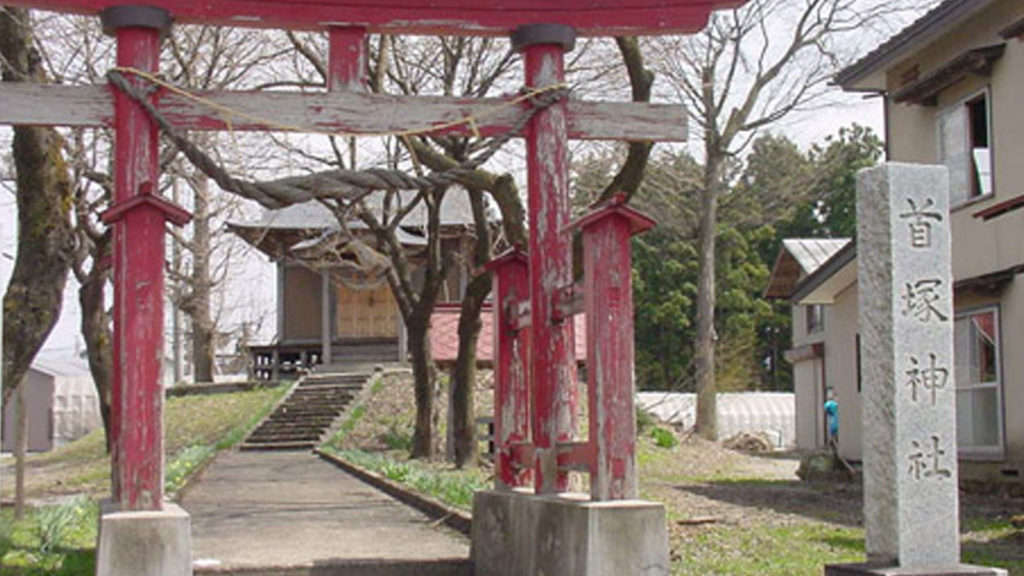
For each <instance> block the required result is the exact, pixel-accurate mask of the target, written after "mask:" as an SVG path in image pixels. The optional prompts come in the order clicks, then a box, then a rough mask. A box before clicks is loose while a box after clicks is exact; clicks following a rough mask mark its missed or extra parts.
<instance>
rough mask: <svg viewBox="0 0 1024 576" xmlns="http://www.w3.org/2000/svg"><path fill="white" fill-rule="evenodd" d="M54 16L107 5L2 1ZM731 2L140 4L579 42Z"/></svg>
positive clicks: (670, 29) (684, 22) (241, 18)
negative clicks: (551, 35) (550, 28)
mask: <svg viewBox="0 0 1024 576" xmlns="http://www.w3.org/2000/svg"><path fill="white" fill-rule="evenodd" d="M8 2H9V3H12V5H13V6H26V7H34V8H42V9H46V10H54V11H59V12H77V13H81V14H95V13H96V12H98V11H99V10H101V9H103V8H105V7H107V6H110V5H111V2H110V0H8ZM738 3H739V2H737V1H736V0H645V1H642V2H628V3H623V2H619V1H617V0H563V1H562V2H557V3H553V2H550V0H530V1H525V0H518V1H516V2H507V1H504V0H503V1H498V2H493V1H488V0H445V1H436V0H435V1H431V2H419V1H407V0H387V1H367V0H278V1H275V2H267V1H264V0H227V1H225V0H220V1H217V2H209V1H203V2H196V1H191V0H190V1H182V0H148V1H147V2H146V4H147V5H150V6H154V7H157V8H163V9H165V10H168V11H170V12H172V13H174V16H175V21H176V22H179V23H187V24H208V25H217V26H247V27H259V28H290V29H296V30H323V29H325V28H329V27H331V26H334V25H354V26H364V27H366V28H367V29H368V31H369V32H371V33H383V34H419V35H461V36H505V35H507V34H509V33H510V32H512V31H513V30H514V29H515V28H517V27H519V26H524V25H529V24H540V23H558V24H564V25H566V26H573V27H575V28H577V29H578V30H579V32H580V34H582V35H585V36H635V35H644V34H679V33H688V32H694V31H696V30H699V29H701V28H703V27H704V24H705V23H706V22H707V18H708V14H709V13H710V12H711V10H712V9H713V8H715V7H730V6H735V5H736V4H738Z"/></svg>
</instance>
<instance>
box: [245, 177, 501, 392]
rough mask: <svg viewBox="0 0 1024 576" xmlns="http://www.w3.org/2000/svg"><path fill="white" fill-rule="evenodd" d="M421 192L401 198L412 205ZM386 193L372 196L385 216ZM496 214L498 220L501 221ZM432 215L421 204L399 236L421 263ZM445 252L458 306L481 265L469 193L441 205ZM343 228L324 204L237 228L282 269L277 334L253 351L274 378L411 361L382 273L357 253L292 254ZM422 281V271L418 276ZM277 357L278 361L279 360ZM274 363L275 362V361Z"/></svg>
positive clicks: (356, 230)
mask: <svg viewBox="0 0 1024 576" xmlns="http://www.w3.org/2000/svg"><path fill="white" fill-rule="evenodd" d="M414 195H415V192H408V193H402V194H399V195H398V200H397V201H398V202H402V203H404V205H408V203H409V202H411V201H412V199H413V198H414V197H415V196H414ZM384 198H385V194H384V193H383V192H378V193H374V194H372V195H371V196H370V197H369V198H368V199H367V200H366V202H367V205H369V206H371V207H374V208H375V209H378V210H380V211H381V212H379V213H383V206H384V202H385V200H384ZM494 214H495V212H494V211H493V210H492V211H490V215H491V221H492V223H493V222H496V221H497V217H496V216H494ZM426 221H427V210H426V209H425V207H424V206H423V204H422V203H420V204H418V205H417V206H416V207H415V208H414V209H413V210H412V211H411V212H410V213H409V214H408V215H406V216H405V217H404V218H403V219H402V221H401V224H402V225H401V226H399V227H398V228H397V234H396V235H397V238H398V240H399V242H400V243H401V245H402V247H403V248H404V249H405V250H406V251H407V253H408V255H409V258H410V261H411V262H412V263H413V266H418V264H420V263H422V262H423V258H422V252H423V250H424V249H425V248H426V246H427V240H426V237H425V232H424V229H425V227H426ZM440 224H441V237H442V240H441V251H442V254H443V255H444V256H445V257H453V258H455V259H456V265H455V266H452V267H451V270H450V273H449V275H448V277H447V278H446V279H445V281H444V284H443V286H442V288H441V294H440V297H439V300H438V301H439V303H440V304H445V303H456V302H459V301H460V300H461V298H462V295H463V294H464V292H465V289H466V285H467V283H468V280H469V276H468V275H469V273H470V265H469V263H471V262H472V261H473V259H472V251H473V240H474V235H473V229H474V225H473V213H472V208H471V205H470V202H469V197H468V193H467V192H466V191H465V190H464V189H462V188H458V187H455V188H452V189H451V190H449V192H448V193H447V194H446V195H445V197H444V200H443V202H442V203H441V208H440ZM337 226H338V222H337V219H336V218H335V216H334V214H333V213H331V212H330V210H328V209H327V208H326V207H325V206H323V205H322V204H320V203H318V202H315V201H313V202H306V203H303V204H295V205H292V206H288V207H286V208H282V209H279V210H266V211H265V212H264V213H263V216H262V218H260V219H258V220H256V221H250V222H233V223H230V224H229V225H228V227H229V229H230V230H231V231H232V232H234V233H235V234H237V235H238V236H240V237H241V238H242V239H244V240H245V241H246V242H248V243H249V244H251V245H252V246H254V247H255V248H256V249H258V250H260V251H261V252H263V253H264V254H266V255H267V256H268V257H270V259H271V260H272V261H273V262H276V264H277V336H276V338H275V341H274V343H273V344H271V345H268V346H251V347H250V348H251V349H252V350H253V353H254V355H255V357H256V362H257V366H256V368H257V372H259V373H260V375H261V376H263V377H269V376H270V374H269V371H270V370H271V368H269V366H277V365H278V364H282V365H283V367H284V368H285V369H288V368H295V367H297V366H311V365H314V364H321V363H326V364H332V363H345V362H358V363H377V362H387V361H398V360H399V359H402V358H404V357H405V341H404V337H405V329H404V326H403V322H402V316H401V314H400V312H399V310H398V305H397V303H396V302H395V299H394V297H393V296H392V294H391V290H390V288H389V286H388V283H387V281H386V279H385V278H384V277H383V276H382V275H373V274H367V273H366V272H365V271H364V269H361V268H358V267H356V266H352V265H351V264H350V263H351V262H352V258H353V256H352V255H344V256H343V257H342V258H340V259H338V260H337V261H335V262H333V263H330V264H325V265H318V266H310V265H309V264H308V263H306V264H304V263H302V262H300V259H297V258H293V257H292V256H293V255H294V253H295V252H296V251H301V250H308V249H310V248H311V247H312V246H314V245H315V244H316V242H317V240H318V239H320V238H322V237H323V235H324V232H325V231H328V230H331V229H333V228H336V227H337ZM347 226H348V228H349V229H350V230H351V231H352V233H353V234H356V235H358V236H361V237H364V238H366V239H367V240H368V243H372V240H371V239H370V238H369V235H370V232H369V230H368V228H367V226H366V225H365V224H364V223H363V222H362V221H361V220H358V219H352V220H350V221H349V222H347ZM413 276H414V280H415V281H421V280H422V269H421V268H419V267H417V268H415V269H414V272H413ZM271 357H273V358H276V359H277V360H276V361H273V360H271ZM268 363H269V364H268Z"/></svg>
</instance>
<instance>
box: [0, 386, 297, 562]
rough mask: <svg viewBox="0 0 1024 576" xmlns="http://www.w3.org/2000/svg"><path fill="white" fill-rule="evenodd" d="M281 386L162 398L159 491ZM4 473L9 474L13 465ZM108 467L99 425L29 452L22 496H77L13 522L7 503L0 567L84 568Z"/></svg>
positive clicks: (172, 487) (224, 441) (181, 478)
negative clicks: (55, 445) (46, 449)
mask: <svg viewBox="0 0 1024 576" xmlns="http://www.w3.org/2000/svg"><path fill="white" fill-rule="evenodd" d="M286 391H287V387H286V386H280V387H277V388H265V389H259V390H254V391H248V392H239V393H234V394H220V395H209V396H185V397H179V398H171V399H169V400H168V401H167V404H166V406H165V410H164V414H165V441H164V447H165V451H166V454H167V464H166V466H165V469H164V487H165V491H166V492H167V493H168V494H173V493H175V492H177V491H178V490H180V489H181V487H182V486H184V485H185V483H186V482H187V481H188V479H189V478H190V477H191V475H192V474H194V473H195V471H196V470H197V469H199V468H200V467H201V466H202V465H203V463H204V462H206V461H207V460H208V459H209V458H211V457H212V456H213V455H214V454H216V453H217V451H219V450H223V449H226V448H230V447H231V446H234V445H235V444H237V443H238V442H240V441H241V440H242V439H243V438H244V437H245V435H246V434H247V433H248V431H249V430H250V429H252V427H253V426H255V425H256V423H258V422H259V421H260V420H262V419H263V417H264V416H265V415H266V414H267V413H268V412H269V411H270V410H271V409H272V408H273V407H274V406H275V405H276V403H277V401H278V400H279V399H280V398H281V397H282V396H283V395H284V393H285V392H286ZM4 474H5V475H7V474H10V476H13V467H12V469H11V470H9V471H8V470H5V471H4ZM109 474H110V460H109V458H108V456H107V454H106V451H105V449H104V446H103V433H102V430H97V431H95V432H93V433H92V434H89V435H88V436H86V437H84V438H82V439H79V440H78V441H76V442H73V443H71V444H69V445H67V446H64V447H63V448H60V449H58V450H55V451H53V452H50V453H47V454H41V455H38V456H32V457H30V458H29V460H28V473H27V477H26V480H27V485H28V495H29V498H44V497H47V498H52V497H56V496H62V495H67V494H69V493H72V494H73V493H78V495H77V496H74V497H72V498H66V501H65V502H64V503H63V504H59V505H56V506H45V507H40V508H36V509H30V510H29V511H28V512H27V514H26V516H25V518H23V519H21V520H19V521H17V522H15V521H14V519H13V515H12V512H11V511H10V510H4V511H2V513H0V574H3V575H4V576H8V575H10V576H43V575H54V576H87V575H91V574H92V573H93V570H94V569H95V568H94V566H95V556H96V554H95V546H96V529H97V527H98V516H99V510H98V506H97V504H96V500H95V499H96V498H97V497H101V496H105V495H106V494H107V493H108V492H109V486H110V479H109ZM6 484H7V483H6V482H5V488H6V487H7V486H6Z"/></svg>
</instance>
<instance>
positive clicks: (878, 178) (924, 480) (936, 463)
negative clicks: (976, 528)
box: [826, 163, 999, 575]
mask: <svg viewBox="0 0 1024 576" xmlns="http://www.w3.org/2000/svg"><path fill="white" fill-rule="evenodd" d="M857 267H858V282H859V299H860V303H859V305H860V315H859V321H860V341H861V357H862V358H864V359H865V360H866V361H865V362H864V363H863V365H862V372H861V379H862V380H861V381H862V385H863V388H862V390H863V409H862V410H863V414H862V417H863V424H864V447H863V450H864V524H865V529H866V539H867V553H868V564H867V565H860V566H842V567H840V566H831V567H829V568H828V569H827V570H826V573H827V574H833V575H839V574H865V573H870V574H889V573H892V572H891V569H892V568H893V567H899V569H900V571H899V573H908V574H910V573H919V574H967V573H971V574H974V573H977V574H998V573H999V572H997V571H992V570H991V569H975V568H972V567H965V566H962V565H960V536H959V506H958V502H957V500H958V494H957V448H956V384H955V381H954V376H953V366H954V361H953V292H952V286H953V280H952V272H951V264H950V226H949V177H948V172H947V170H946V168H945V167H932V166H920V165H908V164H893V163H890V164H886V165H883V166H880V167H877V168H871V169H868V170H863V171H861V172H860V173H859V174H858V178H857ZM965 570H970V571H969V572H965ZM973 570H980V571H978V572H974V571H973Z"/></svg>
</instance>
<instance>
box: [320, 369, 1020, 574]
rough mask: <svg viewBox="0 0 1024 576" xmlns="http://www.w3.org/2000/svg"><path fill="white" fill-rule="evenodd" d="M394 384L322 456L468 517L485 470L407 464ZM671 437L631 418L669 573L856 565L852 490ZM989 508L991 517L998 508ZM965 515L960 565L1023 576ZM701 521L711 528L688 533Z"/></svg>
mask: <svg viewBox="0 0 1024 576" xmlns="http://www.w3.org/2000/svg"><path fill="white" fill-rule="evenodd" d="M391 387H392V391H391V392H390V393H387V392H386V393H384V394H382V395H381V398H385V397H386V399H387V402H386V403H385V404H383V405H381V404H379V403H378V400H379V399H380V398H374V397H372V396H371V397H370V398H369V399H368V401H367V406H369V411H368V412H367V411H365V410H363V409H361V408H360V409H357V410H353V411H352V415H351V416H350V417H349V419H348V420H347V421H346V422H345V424H344V425H343V426H342V430H341V431H340V432H339V434H338V436H337V437H336V439H334V440H332V442H331V443H330V444H329V445H328V446H327V447H326V448H325V449H326V450H327V451H330V452H333V453H335V454H338V455H340V456H341V457H343V458H345V459H347V460H349V461H351V462H353V463H354V464H357V465H359V466H362V467H364V468H367V469H369V470H372V471H374V472H377V473H378V474H381V475H382V476H384V477H386V478H389V479H390V480H393V481H396V482H399V483H401V484H404V485H405V486H407V487H408V488H410V489H411V490H413V491H416V492H419V493H421V494H425V495H429V496H432V497H434V498H437V499H438V500H441V501H443V502H445V503H447V504H449V505H451V506H453V507H456V508H460V509H462V510H470V509H471V505H472V495H473V492H474V491H475V490H481V489H487V488H490V486H491V482H492V480H491V479H490V478H489V477H488V475H489V471H482V470H479V469H472V468H470V469H466V470H461V471H460V470H454V469H452V467H451V466H450V465H448V464H443V463H437V462H423V461H419V460H409V459H408V457H409V454H408V451H407V450H401V449H396V448H400V447H401V444H402V442H403V441H404V439H405V435H406V431H407V430H408V429H409V427H410V426H411V421H412V416H413V412H412V411H407V412H406V411H404V408H405V407H406V406H408V405H409V400H408V399H405V398H403V397H398V396H396V395H395V390H396V389H400V388H398V385H396V384H395V383H393V384H392V386H391ZM389 394H390V395H389ZM343 439H344V440H343ZM676 440H677V437H676V436H675V435H674V434H672V433H671V432H670V431H669V430H666V429H664V428H661V427H660V426H659V425H658V424H657V423H656V422H655V421H653V419H652V418H650V417H649V415H646V414H642V413H641V414H638V442H637V448H638V451H637V461H638V465H639V474H640V493H641V494H640V495H641V498H644V499H647V500H655V501H661V502H664V503H665V506H666V515H667V519H668V528H669V538H670V544H671V556H672V563H671V572H672V574H674V575H685V576H689V575H693V576H698V575H699V576H706V575H727V576H783V575H785V576H793V575H796V576H801V575H808V576H810V575H815V576H818V575H820V574H821V573H822V571H823V567H824V566H825V565H826V564H833V563H846V562H862V561H863V560H864V558H865V551H864V530H863V527H862V525H861V520H860V512H859V510H860V506H859V503H860V499H861V492H860V490H859V488H858V487H857V486H856V485H851V484H827V483H826V484H820V485H814V484H811V485H809V484H806V483H803V482H800V481H799V480H797V479H796V478H795V477H791V476H792V475H791V474H790V473H789V472H791V470H789V469H788V467H787V466H786V465H784V464H786V463H787V462H788V463H792V462H791V461H790V458H787V457H785V456H779V455H774V456H773V455H769V456H764V457H750V456H746V455H742V454H738V453H736V452H733V451H730V450H725V449H723V448H721V447H720V446H716V445H714V444H711V443H708V442H705V441H702V440H699V439H696V438H690V439H688V440H687V441H685V442H675V441H676ZM360 448H361V449H360ZM794 464H795V463H794ZM794 467H795V466H794ZM986 502H987V501H986ZM990 504H997V506H996V507H997V508H998V502H997V501H993V502H992V503H990ZM963 513H964V519H963V523H964V527H963V538H962V542H963V559H964V561H965V562H970V563H975V564H981V565H987V566H998V567H1003V568H1007V569H1008V570H1009V573H1010V575H1011V576H1024V533H1022V532H1021V531H1020V530H1018V529H1015V528H1014V527H1013V526H1012V525H1010V522H1009V519H1008V518H994V517H992V513H991V512H982V511H978V510H974V509H973V507H971V506H969V505H968V506H965V507H964V509H963ZM986 514H987V515H986ZM700 518H705V519H710V520H709V521H708V522H707V523H703V522H698V523H697V524H696V525H694V524H693V520H694V519H700Z"/></svg>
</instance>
